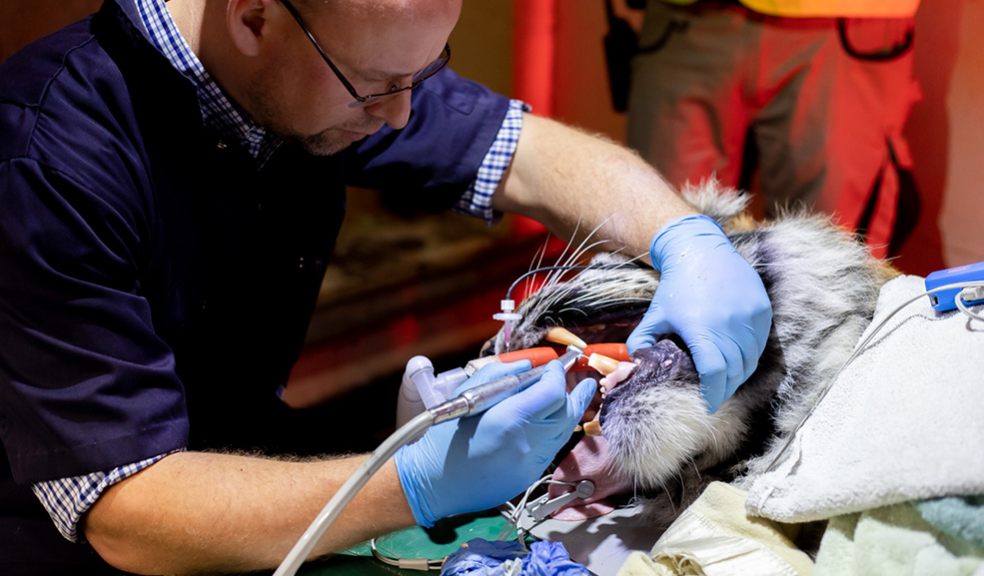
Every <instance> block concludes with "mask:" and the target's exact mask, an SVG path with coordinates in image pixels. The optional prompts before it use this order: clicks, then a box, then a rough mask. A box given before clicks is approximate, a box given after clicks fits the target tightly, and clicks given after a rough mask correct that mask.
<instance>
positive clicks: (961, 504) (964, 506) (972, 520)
mask: <svg viewBox="0 0 984 576" xmlns="http://www.w3.org/2000/svg"><path fill="white" fill-rule="evenodd" d="M915 506H916V510H919V514H921V515H922V517H923V519H925V520H926V522H929V523H930V524H932V525H933V526H934V527H935V528H936V529H937V530H939V531H941V532H943V533H945V534H948V535H950V536H953V537H954V538H959V539H961V540H964V541H966V542H969V543H971V544H973V545H974V546H978V547H982V548H984V496H948V497H946V498H936V499H933V500H922V501H919V502H916V503H915Z"/></svg>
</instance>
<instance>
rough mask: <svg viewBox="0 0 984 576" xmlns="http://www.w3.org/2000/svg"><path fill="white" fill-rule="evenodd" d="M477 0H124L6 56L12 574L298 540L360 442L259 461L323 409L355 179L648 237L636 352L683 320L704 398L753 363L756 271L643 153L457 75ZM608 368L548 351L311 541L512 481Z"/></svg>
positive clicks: (544, 455)
mask: <svg viewBox="0 0 984 576" xmlns="http://www.w3.org/2000/svg"><path fill="white" fill-rule="evenodd" d="M460 8H461V6H460V0H324V1H322V0H304V1H302V0H290V1H287V0H227V1H224V2H222V1H219V0H208V1H206V0H171V1H170V2H168V3H167V4H165V3H164V1H163V0H109V1H107V2H106V3H105V4H104V6H103V8H102V9H101V10H100V11H99V13H98V14H96V15H95V16H94V17H92V18H90V19H88V20H85V21H83V22H81V23H79V24H77V25H74V26H71V27H69V28H66V29H65V30H62V31H60V32H58V33H56V34H54V35H52V36H50V37H48V38H45V39H42V40H40V41H38V42H36V43H35V44H33V45H32V46H30V47H28V48H26V49H25V50H23V51H22V52H20V53H18V54H16V55H14V56H12V57H11V58H10V59H9V60H8V61H6V62H4V63H3V65H2V67H0V134H2V137H0V205H2V206H3V209H2V210H0V270H2V273H0V333H2V334H3V342H2V346H0V437H2V439H3V444H4V451H3V452H2V454H3V456H5V457H6V459H7V461H8V463H9V466H0V572H2V573H4V574H16V573H30V574H47V573H52V574H54V573H57V574H61V573H66V572H70V573H72V574H86V573H113V570H114V568H111V566H112V567H115V569H120V570H126V571H131V572H140V573H186V572H243V571H248V570H256V569H263V568H270V567H272V566H275V565H276V564H277V563H278V562H279V560H280V559H281V558H283V556H284V555H285V554H286V552H287V550H288V549H289V547H290V546H291V544H292V543H293V542H294V540H295V539H296V538H297V537H298V535H299V534H300V533H301V532H302V531H303V529H304V527H305V526H306V525H307V524H308V522H309V521H310V520H311V518H313V516H314V515H315V513H316V512H317V511H318V510H319V509H320V508H321V506H322V505H323V504H324V502H325V501H326V500H327V499H328V498H329V497H330V496H331V494H332V493H333V492H334V491H335V490H336V489H337V488H338V487H339V486H340V485H341V483H342V482H343V481H344V480H345V479H346V478H347V477H348V476H349V475H350V474H351V473H352V472H353V471H354V470H355V469H356V468H357V467H358V466H359V464H360V463H361V462H362V460H363V457H361V456H354V457H344V458H338V459H312V460H307V461H298V460H296V459H295V460H289V459H285V458H279V459H277V458H270V457H265V456H264V457H260V456H256V455H255V454H256V451H257V450H260V451H262V452H263V453H265V454H291V453H297V444H296V443H295V441H296V433H297V430H298V428H297V427H296V425H295V423H296V421H297V420H298V419H302V418H303V415H301V414H297V413H296V412H292V411H290V410H288V409H287V408H286V407H284V406H283V405H282V403H280V402H279V400H278V399H277V398H276V395H275V391H276V389H277V387H278V386H280V385H282V384H283V383H284V382H285V381H286V378H287V375H288V373H289V371H290V368H291V365H292V364H293V362H294V361H295V360H296V358H297V356H298V354H299V352H300V349H301V345H302V343H303V338H304V334H305V329H306V327H307V323H308V321H309V319H310V315H311V312H312V310H313V307H314V305H315V299H316V296H317V293H318V287H319V286H320V283H321V280H322V277H323V275H324V271H325V266H326V263H327V261H328V258H329V256H330V253H331V251H332V247H333V244H334V240H335V237H336V235H337V232H338V228H339V226H340V224H341V221H342V218H343V215H344V187H345V185H347V184H352V185H358V186H364V187H374V188H379V189H384V190H387V189H388V190H398V191H400V192H402V193H405V194H413V195H414V198H415V199H416V201H417V202H418V203H419V204H420V206H422V207H424V208H428V209H447V208H455V209H457V210H461V211H464V212H467V213H470V214H473V215H476V216H479V217H483V218H486V219H488V220H490V221H491V220H494V218H495V217H496V214H497V213H499V212H503V211H509V212H516V213H520V214H524V215H527V216H532V217H534V218H537V219H539V220H540V221H542V222H544V223H545V224H547V226H548V227H549V228H550V229H551V230H552V231H554V232H555V233H557V234H558V235H560V236H566V237H570V236H571V234H572V233H573V229H574V227H575V226H576V225H577V224H578V223H580V227H581V229H582V230H583V229H592V228H594V227H595V226H596V225H597V226H598V228H599V230H600V233H601V234H602V235H603V236H605V237H606V238H608V239H610V240H612V241H613V242H615V243H616V244H619V245H624V246H626V250H627V251H628V252H634V253H643V252H645V251H646V249H647V248H649V249H650V255H651V258H652V261H653V264H654V265H655V266H657V267H659V268H660V270H661V271H662V273H663V286H662V287H661V288H660V291H659V293H658V294H657V295H656V297H655V298H654V301H653V305H652V307H651V308H650V311H649V313H647V315H646V317H645V318H644V320H643V322H642V323H641V324H640V327H639V328H638V329H637V330H636V332H635V333H634V334H633V335H632V337H631V338H630V340H629V346H630V349H636V348H639V347H641V346H646V345H649V344H651V343H652V341H653V338H654V337H655V335H657V334H660V333H665V332H677V333H679V334H680V335H681V336H682V337H683V338H684V339H685V340H686V341H687V342H688V344H689V345H690V347H691V350H692V352H693V353H694V357H695V361H696V363H697V366H698V368H699V370H700V371H701V374H702V388H703V389H704V393H705V397H706V399H707V401H708V405H709V409H711V410H714V409H716V407H717V406H718V404H720V402H721V401H722V400H723V399H724V398H726V397H727V396H728V395H730V394H731V393H733V391H734V389H735V388H736V387H737V386H738V385H739V384H740V383H741V382H742V381H743V380H744V379H745V378H747V376H748V375H749V374H750V373H751V371H752V370H754V368H755V364H756V362H757V359H758V356H759V354H761V351H762V348H763V347H764V343H765V337H766V335H767V333H768V331H769V325H770V319H771V309H770V307H769V303H768V299H767V297H766V296H765V292H764V289H763V287H762V283H761V281H760V280H759V278H758V276H757V275H756V274H755V273H754V271H753V270H752V269H751V267H750V266H748V264H747V263H746V262H744V260H742V259H741V258H740V257H739V256H737V255H736V254H735V252H734V250H733V248H732V247H731V245H730V243H729V242H728V241H727V239H726V238H725V237H724V236H723V234H722V233H721V231H720V229H718V228H717V226H716V225H715V224H713V223H712V222H710V221H709V220H707V219H705V218H703V217H699V216H696V215H694V214H693V213H692V210H691V209H690V208H689V207H688V206H687V205H686V204H684V203H683V202H682V201H680V200H679V199H678V198H677V197H676V195H675V194H674V193H673V191H672V190H671V189H670V188H669V187H668V186H667V185H666V184H665V183H664V182H663V181H662V180H661V179H660V178H659V176H658V175H657V174H656V173H655V172H653V171H652V170H651V169H649V168H648V167H647V166H646V165H645V164H644V163H643V162H642V161H641V160H639V159H638V158H637V157H636V156H634V155H632V154H631V153H628V152H626V151H625V150H624V149H622V148H620V147H618V146H616V145H613V144H611V143H609V142H606V141H603V140H600V139H598V138H595V137H591V136H588V135H585V134H583V133H581V132H578V131H576V130H573V129H570V128H567V127H564V126H562V125H560V124H558V123H555V122H552V121H549V120H546V119H543V118H539V117H536V116H534V115H532V114H529V113H528V112H527V111H526V110H525V109H524V106H523V105H522V103H519V102H515V101H510V100H509V99H507V98H505V97H502V96H500V95H497V94H494V93H492V92H490V91H489V90H488V89H486V88H484V87H482V86H479V85H477V84H475V83H472V82H469V81H467V80H464V79H462V78H460V77H458V76H456V75H455V74H454V73H453V72H452V71H451V70H450V69H447V68H446V65H447V63H448V60H449V58H450V55H451V49H450V47H449V46H448V44H447V39H448V36H449V34H450V32H451V29H452V27H453V26H454V24H455V22H456V20H457V18H458V14H459V11H460ZM654 233H656V235H655V237H653V234H654ZM651 237H652V245H651V246H650V239H651ZM523 368H525V365H523V364H514V365H505V366H499V367H495V368H492V369H487V370H485V371H483V372H480V373H479V374H477V375H476V376H475V377H474V378H473V379H472V380H471V381H470V382H469V385H474V384H476V383H478V382H480V381H482V380H486V379H489V378H494V377H497V376H501V375H503V374H507V373H511V372H513V371H516V370H521V369H523ZM594 386H595V385H594V382H593V381H586V382H584V383H582V384H581V385H579V386H578V387H577V388H576V389H575V390H574V391H573V392H572V393H570V394H568V393H566V391H565V386H564V378H563V375H562V373H561V372H560V370H559V368H557V367H554V369H552V371H550V372H548V373H547V375H545V376H544V377H543V378H542V379H541V380H540V382H538V383H537V384H535V385H534V386H532V387H530V388H529V389H528V390H526V391H524V392H521V393H519V394H516V395H515V396H513V397H511V398H508V399H506V400H505V401H503V402H502V403H501V404H499V405H497V406H496V407H494V408H492V409H491V410H489V411H488V412H486V413H485V414H483V415H481V416H478V417H473V418H470V419H466V420H462V421H459V422H452V423H448V424H446V425H442V426H438V427H435V428H433V429H431V430H430V431H428V433H427V435H425V436H424V438H423V439H421V440H420V441H419V442H417V443H415V444H413V445H411V446H408V447H406V448H404V449H403V450H402V451H401V452H400V453H398V455H397V457H396V458H395V459H394V461H393V462H390V463H388V464H387V466H386V467H384V468H383V470H381V472H380V473H379V474H377V476H376V477H375V478H373V480H372V481H371V482H370V483H369V484H368V486H367V487H366V488H365V489H363V491H362V492H361V493H360V495H359V496H358V497H357V498H356V499H355V501H353V503H352V504H351V505H350V506H349V508H348V509H347V510H346V512H345V513H344V514H343V515H342V516H341V518H340V519H339V521H338V522H337V523H336V524H335V526H334V527H333V529H332V531H330V533H329V534H328V535H327V536H326V537H325V539H324V541H323V542H321V543H320V544H319V546H318V548H317V553H319V554H324V553H327V552H330V551H332V550H338V549H341V548H343V547H345V546H347V545H350V544H352V543H354V542H357V541H360V540H363V539H366V538H368V537H370V536H373V535H377V534H381V533H384V532H388V531H391V530H394V529H397V528H401V527H404V526H408V525H412V524H414V523H418V524H422V525H430V524H432V523H433V522H435V521H436V520H437V519H439V518H441V517H444V516H448V515H452V514H456V513H462V512H466V511H471V510H479V509H484V508H488V507H491V506H494V505H496V504H499V503H501V502H503V501H505V500H506V499H508V498H510V497H512V496H514V495H515V494H517V493H518V492H520V491H521V490H522V489H524V488H525V487H526V486H527V485H528V484H529V483H530V482H531V481H532V480H533V479H535V478H537V477H539V475H540V474H541V473H542V472H543V469H544V468H545V467H546V465H547V464H548V463H549V461H550V459H551V458H552V456H553V455H554V454H555V453H556V451H557V450H558V449H559V448H560V447H561V446H562V445H563V444H564V443H565V441H566V440H567V439H568V437H569V436H570V433H571V431H572V430H573V426H574V424H575V423H576V422H577V420H578V419H579V418H580V416H581V414H582V412H583V411H584V409H585V406H586V405H587V402H588V401H589V400H590V398H591V396H592V395H593V392H594ZM306 429H307V430H310V429H311V428H310V426H308V428H306ZM8 469H9V475H8Z"/></svg>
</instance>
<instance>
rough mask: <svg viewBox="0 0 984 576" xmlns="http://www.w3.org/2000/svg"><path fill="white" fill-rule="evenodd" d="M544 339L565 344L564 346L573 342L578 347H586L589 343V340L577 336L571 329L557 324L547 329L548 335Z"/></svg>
mask: <svg viewBox="0 0 984 576" xmlns="http://www.w3.org/2000/svg"><path fill="white" fill-rule="evenodd" d="M544 339H545V340H546V341H547V342H553V343H554V344H563V345H564V346H570V345H571V344H573V345H575V346H577V347H578V348H584V347H586V346H587V345H588V344H587V342H585V341H584V340H581V339H580V338H578V337H577V336H575V335H574V334H573V333H572V332H571V331H570V330H568V329H567V328H561V327H560V326H555V327H553V328H551V329H550V330H547V335H546V336H545V337H544Z"/></svg>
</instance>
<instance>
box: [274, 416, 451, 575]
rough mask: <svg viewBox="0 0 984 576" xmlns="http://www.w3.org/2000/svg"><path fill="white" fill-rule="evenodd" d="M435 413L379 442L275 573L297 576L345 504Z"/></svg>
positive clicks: (404, 426)
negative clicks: (377, 446) (295, 575)
mask: <svg viewBox="0 0 984 576" xmlns="http://www.w3.org/2000/svg"><path fill="white" fill-rule="evenodd" d="M434 418H435V417H434V414H433V413H431V411H430V410H425V411H424V412H423V413H421V414H419V415H417V416H416V417H415V418H413V419H412V420H410V421H409V422H407V423H406V424H404V425H403V426H402V427H400V428H399V429H397V431H396V432H394V433H393V434H391V435H390V436H389V438H387V439H386V440H385V441H383V443H382V444H380V445H379V448H376V450H375V451H374V452H373V453H372V454H370V455H369V457H368V458H367V459H366V461H365V462H363V463H362V465H361V466H359V469H358V470H356V471H355V473H354V474H352V475H351V476H350V477H349V479H348V480H346V481H345V483H344V484H342V487H341V488H339V489H338V492H335V495H334V496H332V498H331V500H329V501H328V503H327V504H325V507H324V508H323V509H322V510H321V512H319V513H318V515H317V516H316V517H315V519H314V521H312V522H311V525H310V526H308V528H307V530H305V531H304V534H302V535H301V537H300V538H298V539H297V543H295V544H294V547H293V548H291V550H290V552H288V553H287V556H286V557H285V558H284V560H283V562H281V563H280V566H279V567H277V571H276V572H274V573H273V576H294V574H296V573H297V570H298V569H299V568H300V567H301V565H302V564H304V562H305V561H306V560H307V558H308V556H309V555H310V554H311V550H313V549H314V547H315V546H316V545H317V544H318V542H319V541H320V540H321V537H322V536H324V534H325V532H326V531H327V530H328V527H329V526H331V525H332V523H333V522H334V521H335V520H336V519H337V518H338V515H339V514H341V513H342V510H343V509H344V508H345V506H346V505H347V504H348V503H349V502H350V501H351V500H352V498H354V497H355V494H356V493H357V492H358V491H359V489H361V488H362V487H363V486H365V484H366V482H368V481H369V478H371V477H372V475H373V474H375V473H376V471H377V470H379V469H380V468H381V467H382V465H383V464H385V463H386V461H387V460H389V459H390V457H391V456H393V454H395V453H396V451H397V450H399V449H400V447H401V446H403V445H404V444H406V443H407V442H409V441H411V440H412V439H413V438H416V437H417V436H418V435H419V434H422V433H423V432H424V431H425V430H427V429H428V428H430V426H431V424H433V423H434Z"/></svg>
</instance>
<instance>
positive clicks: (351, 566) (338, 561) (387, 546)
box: [298, 510, 507, 576]
mask: <svg viewBox="0 0 984 576" xmlns="http://www.w3.org/2000/svg"><path fill="white" fill-rule="evenodd" d="M506 525H507V522H506V520H505V518H503V517H502V515H501V514H500V513H499V512H498V511H495V510H492V511H488V512H484V513H481V514H471V515H465V516H458V517H455V518H447V519H445V520H442V521H441V522H439V523H437V524H436V525H435V526H434V527H433V528H429V529H426V530H425V529H423V528H420V527H419V526H418V527H414V528H407V529H406V530H400V531H399V532H393V533H392V534H387V535H385V536H381V537H379V538H376V550H378V551H379V553H380V554H383V555H384V556H387V557H391V558H427V559H429V560H440V559H442V558H444V557H445V556H447V555H449V554H451V553H452V552H454V551H455V550H457V549H458V548H460V547H461V545H462V544H464V543H465V542H468V541H469V540H472V539H474V538H484V539H486V540H495V539H496V537H497V536H498V535H499V534H500V532H502V530H503V528H504V527H505V526H506ZM430 573H431V574H436V573H437V572H436V571H431V572H430ZM298 574H299V575H301V576H321V575H329V574H330V575H332V576H335V575H344V574H366V575H373V574H408V575H410V574H416V575H418V576H420V575H422V574H425V572H422V571H419V570H407V569H400V568H397V567H395V566H390V565H388V564H384V563H383V562H380V561H379V560H377V559H375V558H373V556H372V550H371V548H370V547H369V543H368V542H363V543H362V544H359V545H357V546H353V547H352V548H350V549H348V550H345V551H344V552H340V553H338V554H336V555H334V556H332V557H330V558H326V559H324V560H317V561H314V562H308V563H307V564H305V565H304V567H303V568H302V569H301V570H300V571H299V572H298Z"/></svg>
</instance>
